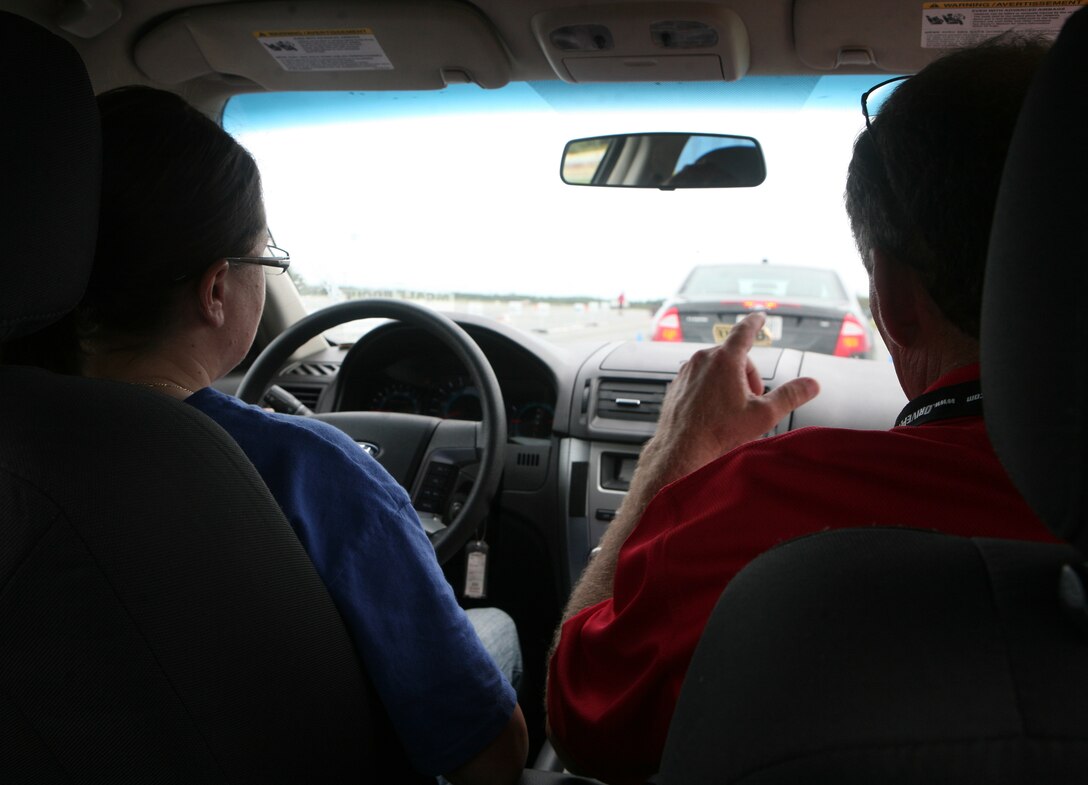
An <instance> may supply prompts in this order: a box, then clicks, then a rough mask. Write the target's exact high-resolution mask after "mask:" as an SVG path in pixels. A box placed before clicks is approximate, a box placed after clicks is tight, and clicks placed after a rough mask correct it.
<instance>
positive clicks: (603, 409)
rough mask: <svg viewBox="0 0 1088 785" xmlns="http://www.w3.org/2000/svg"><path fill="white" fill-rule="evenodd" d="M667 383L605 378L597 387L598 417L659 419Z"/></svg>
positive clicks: (652, 420) (641, 420)
mask: <svg viewBox="0 0 1088 785" xmlns="http://www.w3.org/2000/svg"><path fill="white" fill-rule="evenodd" d="M666 386H667V383H666V382H638V381H629V380H627V379H604V380H602V381H601V386H600V387H599V388H598V389H597V416H598V417H607V418H609V419H612V420H636V421H639V422H657V418H658V416H659V415H660V414H661V400H662V399H663V398H664V397H665V387H666Z"/></svg>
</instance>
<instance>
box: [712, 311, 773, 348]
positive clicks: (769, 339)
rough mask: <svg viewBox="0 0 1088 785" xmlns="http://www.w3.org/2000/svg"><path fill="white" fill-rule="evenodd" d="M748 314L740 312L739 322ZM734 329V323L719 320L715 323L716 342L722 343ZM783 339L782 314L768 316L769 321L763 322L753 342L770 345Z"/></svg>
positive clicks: (755, 344) (758, 344) (757, 344)
mask: <svg viewBox="0 0 1088 785" xmlns="http://www.w3.org/2000/svg"><path fill="white" fill-rule="evenodd" d="M745 316H747V314H740V315H738V316H737V321H738V322H739V321H740V320H741V319H743V318H744V317H745ZM732 329H733V325H732V324H727V323H725V322H718V323H717V324H715V325H714V343H721V342H722V341H724V340H725V336H727V335H729V331H730V330H732ZM781 340H782V317H781V316H768V317H767V321H765V322H764V323H763V328H762V329H761V330H760V331H759V332H758V333H757V334H756V339H755V341H754V343H753V345H754V346H770V345H771V344H773V343H774V342H775V341H781Z"/></svg>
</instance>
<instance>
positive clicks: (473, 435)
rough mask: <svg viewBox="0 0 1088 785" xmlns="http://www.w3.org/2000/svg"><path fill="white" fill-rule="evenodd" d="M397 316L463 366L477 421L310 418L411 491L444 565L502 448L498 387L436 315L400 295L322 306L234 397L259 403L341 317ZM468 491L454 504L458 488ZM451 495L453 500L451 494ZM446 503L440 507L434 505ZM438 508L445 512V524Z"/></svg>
mask: <svg viewBox="0 0 1088 785" xmlns="http://www.w3.org/2000/svg"><path fill="white" fill-rule="evenodd" d="M373 318H383V319H396V320H398V321H401V322H404V323H405V324H409V325H412V326H414V327H418V328H420V329H423V330H426V331H427V332H428V333H430V334H431V335H432V336H434V337H435V338H438V339H439V340H440V341H441V342H442V343H443V344H444V345H445V346H446V348H448V349H449V350H450V351H451V352H453V353H454V355H456V356H457V358H458V359H459V360H460V361H461V362H462V364H463V365H464V366H465V367H466V368H467V369H468V373H469V376H470V377H471V378H472V381H473V383H474V384H475V385H476V389H477V391H478V392H479V396H480V410H481V412H482V416H483V420H482V422H478V423H477V422H465V421H461V420H443V419H440V418H438V417H426V416H422V415H418V414H400V413H395V412H335V413H331V414H315V415H312V416H313V417H315V418H317V419H319V420H324V421H326V422H328V423H330V424H332V425H335V426H336V427H337V428H339V429H340V430H342V431H344V432H345V433H347V435H348V436H350V437H351V438H352V439H354V440H355V441H356V442H359V443H360V444H364V443H366V444H367V445H368V446H369V447H371V448H376V450H373V451H372V450H368V451H372V454H374V455H375V457H376V458H377V459H378V461H379V462H380V463H381V464H382V465H383V466H385V468H386V469H387V470H388V471H389V472H390V474H392V475H393V477H394V479H396V480H397V481H398V482H399V483H400V484H401V485H402V486H404V488H405V489H406V490H407V491H408V493H409V495H411V497H412V503H413V505H414V506H415V507H416V511H417V513H419V516H420V520H421V521H422V523H423V526H424V529H426V530H427V533H428V535H429V536H430V538H431V543H432V544H433V545H434V549H435V553H436V555H437V557H438V561H439V562H440V563H445V562H446V561H448V560H449V558H450V557H451V556H453V555H454V554H455V553H457V552H458V551H459V550H460V549H461V546H462V545H464V544H465V542H466V541H467V540H468V538H469V537H470V536H471V535H472V533H473V532H474V531H475V530H476V528H477V527H478V526H479V524H480V522H481V521H482V520H483V518H484V516H485V515H486V514H487V512H488V509H489V508H490V506H491V499H492V497H493V496H494V495H495V492H496V491H497V490H498V487H499V479H500V477H501V476H502V470H503V461H504V457H505V450H506V410H505V407H504V406H503V400H502V391H501V390H500V389H499V382H498V379H496V378H495V372H494V371H493V370H492V369H491V365H490V363H488V361H487V358H486V357H485V356H484V353H483V352H482V351H480V347H479V346H477V345H476V342H475V341H473V340H472V338H470V337H469V335H468V333H466V332H465V331H464V330H463V329H461V328H460V327H459V326H458V325H457V324H455V323H454V322H453V321H452V320H450V319H449V318H447V317H445V316H443V315H442V314H440V313H437V312H435V311H432V310H430V309H427V308H423V307H421V306H418V305H413V304H411V303H406V302H401V301H399V300H352V301H350V302H345V303H338V304H336V305H332V306H329V307H328V308H323V309H322V310H320V311H317V312H315V313H312V314H310V315H309V316H307V317H305V318H304V319H301V320H299V321H298V322H295V323H294V324H293V325H291V326H290V327H288V328H287V329H286V330H284V332H283V333H281V334H280V335H279V336H278V337H277V338H276V339H275V340H274V341H272V343H270V344H269V345H268V346H267V347H266V348H265V350H264V351H263V352H261V354H260V356H258V357H257V359H256V361H254V363H253V365H252V366H251V367H250V369H249V371H248V372H247V373H246V375H245V378H244V379H242V384H241V386H240V387H239V388H238V397H239V398H241V399H242V400H243V401H245V402H246V403H257V402H258V401H259V400H260V399H261V397H262V396H263V395H264V392H265V390H266V389H267V387H268V385H269V383H270V382H271V381H272V377H273V376H274V375H275V374H276V372H277V371H279V369H280V368H282V367H283V366H284V364H285V363H286V362H287V360H288V358H290V356H291V354H292V353H293V352H294V351H295V349H297V348H298V347H299V346H301V345H302V344H303V343H305V342H306V341H308V340H310V339H311V338H313V337H315V336H317V335H320V334H321V333H323V332H325V331H326V330H329V329H331V328H333V327H336V326H337V325H340V324H343V323H344V322H352V321H355V320H357V319H373ZM470 479H471V481H472V489H471V490H470V491H469V492H468V495H467V497H465V499H464V502H463V504H462V505H461V506H460V507H458V506H457V505H458V503H459V502H458V501H455V500H456V498H457V495H456V489H457V487H458V486H460V485H461V484H462V483H463V482H464V481H468V480H470ZM451 495H452V498H453V499H454V501H452V502H451V501H450V500H451ZM446 502H450V503H449V504H447V506H446V507H445V508H443V509H436V507H437V506H440V505H442V504H444V503H446ZM443 514H445V517H450V518H451V520H450V521H449V523H448V524H444V523H443Z"/></svg>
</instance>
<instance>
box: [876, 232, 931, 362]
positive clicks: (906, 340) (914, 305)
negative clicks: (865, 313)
mask: <svg viewBox="0 0 1088 785" xmlns="http://www.w3.org/2000/svg"><path fill="white" fill-rule="evenodd" d="M872 263H873V272H872V283H873V291H874V293H875V294H876V297H877V306H878V308H879V311H880V320H881V322H882V323H883V326H884V332H885V334H886V336H887V338H888V339H889V340H891V341H892V342H893V343H895V344H897V345H899V346H902V347H904V348H910V347H911V346H913V345H914V343H915V342H916V341H917V340H918V336H919V334H920V331H921V322H920V318H919V317H920V316H921V313H920V311H921V309H922V308H923V307H924V303H923V301H922V300H923V297H924V296H925V291H924V289H923V288H922V282H921V281H920V280H919V279H918V273H917V272H915V271H914V269H913V268H911V267H910V266H909V265H907V264H904V263H903V262H900V261H899V259H897V258H896V257H894V256H892V255H891V254H889V253H887V252H885V251H882V250H881V249H879V248H877V249H874V250H873V252H872Z"/></svg>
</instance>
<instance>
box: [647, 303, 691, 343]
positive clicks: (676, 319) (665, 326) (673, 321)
mask: <svg viewBox="0 0 1088 785" xmlns="http://www.w3.org/2000/svg"><path fill="white" fill-rule="evenodd" d="M652 340H654V341H682V340H684V331H683V330H681V329H680V312H679V311H677V310H676V309H675V308H669V309H668V310H666V311H665V313H663V314H661V316H660V317H658V319H657V321H656V322H655V323H654V337H653V339H652Z"/></svg>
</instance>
